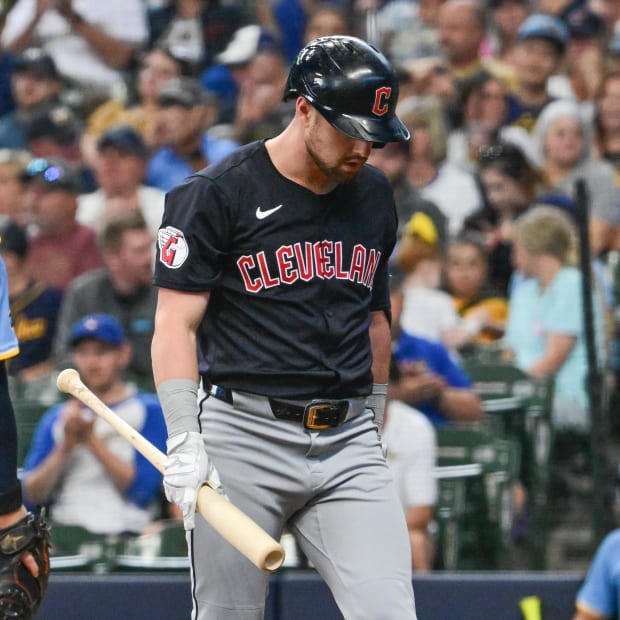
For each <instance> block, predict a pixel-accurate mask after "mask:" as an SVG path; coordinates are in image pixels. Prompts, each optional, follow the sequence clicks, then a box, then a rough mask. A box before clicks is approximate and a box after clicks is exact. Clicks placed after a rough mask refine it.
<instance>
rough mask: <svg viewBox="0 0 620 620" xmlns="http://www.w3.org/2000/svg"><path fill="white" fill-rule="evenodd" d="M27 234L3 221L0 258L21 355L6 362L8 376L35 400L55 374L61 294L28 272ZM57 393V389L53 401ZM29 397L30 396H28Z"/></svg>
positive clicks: (0, 225) (1, 221) (8, 220)
mask: <svg viewBox="0 0 620 620" xmlns="http://www.w3.org/2000/svg"><path fill="white" fill-rule="evenodd" d="M28 245H29V244H28V237H27V235H26V231H25V230H24V229H23V228H22V227H21V226H19V225H18V224H17V223H15V222H14V221H13V220H11V219H8V218H2V219H1V220H0V256H2V259H3V260H4V264H5V266H6V271H7V275H8V278H9V303H10V306H11V316H12V318H13V329H14V330H15V335H16V336H17V340H18V342H19V355H17V356H16V357H14V358H13V359H11V360H10V361H8V362H7V367H8V371H9V375H10V376H11V377H13V378H14V379H16V380H17V381H19V383H20V384H22V387H24V388H26V386H28V394H30V395H32V398H33V399H34V400H40V399H41V398H43V397H44V396H45V395H47V396H48V397H49V396H50V394H49V389H48V390H47V394H44V393H43V392H44V390H43V389H42V387H43V386H45V387H47V388H49V387H50V385H51V383H50V381H49V378H50V374H51V372H52V370H53V363H52V342H53V339H54V334H55V332H56V324H57V320H58V311H59V309H60V301H61V299H62V294H61V292H60V291H59V290H58V289H55V288H52V287H50V286H47V285H45V284H43V283H41V282H36V281H35V280H34V278H33V277H32V276H31V274H30V273H28V270H27V268H26V257H27V255H28ZM56 394H57V391H56V390H55V389H54V400H56V399H57V397H56ZM29 397H30V396H29Z"/></svg>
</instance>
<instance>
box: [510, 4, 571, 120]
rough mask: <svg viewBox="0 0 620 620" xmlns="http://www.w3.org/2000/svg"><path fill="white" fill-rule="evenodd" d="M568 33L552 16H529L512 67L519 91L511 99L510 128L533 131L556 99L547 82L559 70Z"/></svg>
mask: <svg viewBox="0 0 620 620" xmlns="http://www.w3.org/2000/svg"><path fill="white" fill-rule="evenodd" d="M568 38H569V33H568V29H567V28H566V25H565V24H564V22H563V21H562V20H561V19H558V18H557V17H553V16H551V15H543V14H542V13H535V14H533V15H530V16H529V17H528V18H527V19H526V20H525V21H524V22H523V24H521V26H520V27H519V30H518V31H517V43H516V46H515V50H514V54H513V64H514V67H515V70H516V72H517V87H516V89H515V91H514V92H513V93H512V94H510V95H509V96H508V113H507V118H506V124H507V125H516V126H518V127H523V128H524V129H526V130H527V131H532V129H533V128H534V125H535V124H536V120H537V118H538V116H539V115H540V113H541V112H542V111H543V109H544V108H545V106H546V105H547V104H548V103H550V102H551V101H552V100H553V99H552V97H551V96H550V95H549V92H548V81H549V78H551V76H552V75H554V74H555V73H556V72H557V71H558V69H559V68H560V64H561V62H562V60H563V58H564V52H565V51H566V45H567V44H568Z"/></svg>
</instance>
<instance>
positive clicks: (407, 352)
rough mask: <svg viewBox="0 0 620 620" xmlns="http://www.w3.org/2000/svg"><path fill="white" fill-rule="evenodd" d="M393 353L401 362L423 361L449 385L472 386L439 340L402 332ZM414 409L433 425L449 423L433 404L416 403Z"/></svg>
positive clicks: (457, 386) (455, 386)
mask: <svg viewBox="0 0 620 620" xmlns="http://www.w3.org/2000/svg"><path fill="white" fill-rule="evenodd" d="M394 355H395V357H396V359H397V360H398V361H401V362H424V364H425V365H426V367H427V368H428V370H430V371H431V372H434V373H436V374H438V375H440V376H441V377H442V378H443V379H444V380H445V381H446V383H447V384H448V385H449V386H450V387H454V388H468V387H471V386H472V382H471V379H470V378H469V377H468V376H467V374H466V373H465V371H464V370H463V369H462V368H461V367H460V366H459V365H458V364H457V363H456V362H455V361H454V360H453V359H452V356H451V355H450V352H449V351H448V349H447V348H446V347H445V346H444V345H443V344H442V343H441V342H437V341H433V340H427V339H426V338H419V337H418V336H412V335H411V334H407V333H405V332H402V333H401V335H400V337H399V339H398V342H397V343H396V350H395V352H394ZM416 409H418V410H419V411H421V412H422V413H423V414H424V415H425V416H426V417H427V418H428V419H429V420H430V421H431V422H432V423H433V424H434V425H435V426H442V425H444V424H448V423H449V420H448V419H447V418H446V417H445V416H444V415H443V414H442V413H441V412H440V411H439V410H438V409H437V407H435V406H433V405H430V404H424V405H416Z"/></svg>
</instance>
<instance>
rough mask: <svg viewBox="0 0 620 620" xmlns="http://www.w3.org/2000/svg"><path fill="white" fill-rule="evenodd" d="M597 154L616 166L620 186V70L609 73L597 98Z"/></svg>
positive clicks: (617, 182) (617, 180)
mask: <svg viewBox="0 0 620 620" xmlns="http://www.w3.org/2000/svg"><path fill="white" fill-rule="evenodd" d="M594 129H595V152H596V155H597V156H598V157H599V158H600V159H602V160H604V161H606V162H608V163H609V164H611V165H612V166H613V168H614V172H615V178H616V185H617V186H618V187H619V188H620V70H616V71H611V72H610V73H608V74H607V75H606V76H605V78H604V80H603V84H602V86H601V90H600V92H599V94H598V97H597V98H596V112H595V125H594Z"/></svg>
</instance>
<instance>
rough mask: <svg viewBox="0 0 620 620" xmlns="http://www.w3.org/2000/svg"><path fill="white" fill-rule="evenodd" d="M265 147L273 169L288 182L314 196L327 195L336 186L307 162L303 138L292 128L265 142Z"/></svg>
mask: <svg viewBox="0 0 620 620" xmlns="http://www.w3.org/2000/svg"><path fill="white" fill-rule="evenodd" d="M265 147H266V149H267V153H268V154H269V157H270V159H271V163H272V164H273V166H274V167H275V169H276V170H277V171H278V172H279V173H280V174H281V175H282V176H283V177H285V178H287V179H288V180H289V181H293V183H297V185H301V186H302V187H305V188H306V189H309V190H310V191H311V192H313V193H315V194H327V193H329V192H331V191H332V190H333V189H334V188H335V187H336V186H337V185H338V183H337V182H335V181H334V180H333V179H330V178H329V177H327V176H326V175H325V174H324V173H323V172H322V171H321V170H319V168H318V167H317V166H316V164H314V162H309V161H308V153H307V151H306V147H305V144H304V140H303V137H302V136H301V135H297V134H296V132H295V130H294V128H293V127H292V126H289V127H288V128H287V129H285V130H284V131H283V132H282V133H281V134H280V135H278V136H276V137H275V138H272V139H271V140H267V142H266V143H265Z"/></svg>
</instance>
